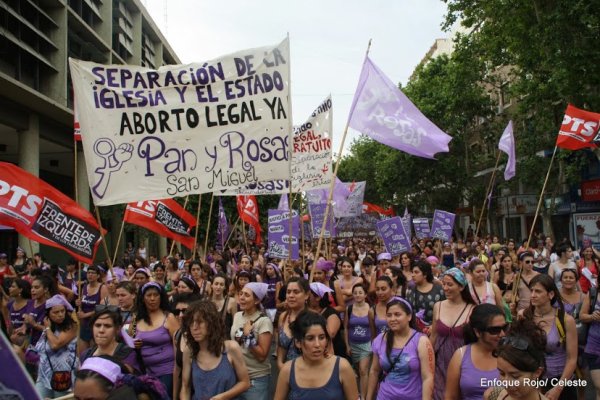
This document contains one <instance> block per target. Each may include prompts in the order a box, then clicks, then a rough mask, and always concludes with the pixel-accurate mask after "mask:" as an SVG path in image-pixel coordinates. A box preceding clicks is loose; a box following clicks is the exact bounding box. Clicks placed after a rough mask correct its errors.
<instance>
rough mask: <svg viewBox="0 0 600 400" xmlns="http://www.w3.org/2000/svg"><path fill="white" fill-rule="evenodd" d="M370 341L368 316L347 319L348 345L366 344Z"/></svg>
mask: <svg viewBox="0 0 600 400" xmlns="http://www.w3.org/2000/svg"><path fill="white" fill-rule="evenodd" d="M370 340H371V325H370V324H369V315H368V314H367V315H365V316H364V317H357V316H356V315H354V314H351V315H350V318H349V319H348V341H349V342H350V343H367V342H369V341H370Z"/></svg>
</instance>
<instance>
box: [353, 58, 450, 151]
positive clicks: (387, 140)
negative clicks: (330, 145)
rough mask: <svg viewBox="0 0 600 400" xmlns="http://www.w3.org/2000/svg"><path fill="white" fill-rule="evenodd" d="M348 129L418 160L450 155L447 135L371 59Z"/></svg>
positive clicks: (364, 71) (359, 87)
mask: <svg viewBox="0 0 600 400" xmlns="http://www.w3.org/2000/svg"><path fill="white" fill-rule="evenodd" d="M348 125H349V126H350V127H352V128H353V129H356V130H357V131H359V132H361V133H364V134H365V135H368V136H370V137H371V138H373V139H374V140H376V141H378V142H380V143H383V144H385V145H386V146H390V147H393V148H395V149H398V150H401V151H404V152H406V153H408V154H412V155H413V156H417V157H424V158H435V157H434V156H435V154H436V153H439V152H445V153H446V152H448V143H449V142H450V141H451V140H452V137H450V136H448V135H447V134H446V133H444V132H443V131H442V130H441V129H440V128H438V127H437V126H436V125H435V124H434V123H433V122H431V121H430V120H429V119H427V117H425V116H424V115H423V114H422V113H421V111H419V109H418V108H417V107H416V106H415V105H414V104H413V103H412V102H411V101H410V100H409V99H408V97H406V95H405V94H404V93H402V91H400V89H398V87H397V86H396V85H394V83H392V81H391V80H390V79H389V78H388V77H387V76H385V74H384V73H383V72H382V71H381V70H380V69H379V68H377V66H376V65H375V64H373V62H372V61H371V59H369V57H368V56H367V57H366V58H365V62H364V64H363V68H362V72H361V74H360V79H359V82H358V88H357V89H356V94H355V95H354V101H353V102H352V107H351V108H350V115H349V117H348Z"/></svg>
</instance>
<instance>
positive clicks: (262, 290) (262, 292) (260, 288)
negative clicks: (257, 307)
mask: <svg viewBox="0 0 600 400" xmlns="http://www.w3.org/2000/svg"><path fill="white" fill-rule="evenodd" d="M244 288H248V289H250V290H252V293H254V295H255V296H256V298H257V299H258V300H260V301H262V299H264V298H265V296H266V295H267V290H268V289H269V285H267V284H266V283H262V282H248V283H246V285H245V286H244Z"/></svg>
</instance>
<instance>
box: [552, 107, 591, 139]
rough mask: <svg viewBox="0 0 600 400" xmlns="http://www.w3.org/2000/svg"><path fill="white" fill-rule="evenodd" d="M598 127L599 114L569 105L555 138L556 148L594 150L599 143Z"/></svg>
mask: <svg viewBox="0 0 600 400" xmlns="http://www.w3.org/2000/svg"><path fill="white" fill-rule="evenodd" d="M598 127H600V114H598V113H594V112H591V111H585V110H580V109H579V108H577V107H574V106H572V105H571V104H569V105H568V106H567V110H566V111H565V116H564V118H563V122H562V126H561V127H560V131H559V132H558V137H557V138H556V146H557V147H560V148H562V149H568V150H579V149H584V148H596V147H598V142H599V137H598Z"/></svg>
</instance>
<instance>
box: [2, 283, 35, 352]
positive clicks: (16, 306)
mask: <svg viewBox="0 0 600 400" xmlns="http://www.w3.org/2000/svg"><path fill="white" fill-rule="evenodd" d="M8 294H9V296H10V297H11V298H12V299H13V300H12V301H11V302H10V303H8V318H9V321H10V334H11V340H12V342H13V343H15V344H17V345H19V346H20V345H21V344H22V343H23V339H24V338H25V334H26V333H27V326H26V325H25V323H24V317H25V314H27V313H28V312H29V304H30V303H29V299H31V285H30V284H29V282H27V281H25V280H23V279H20V278H17V279H15V280H14V281H12V283H11V284H10V287H9V288H8Z"/></svg>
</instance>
